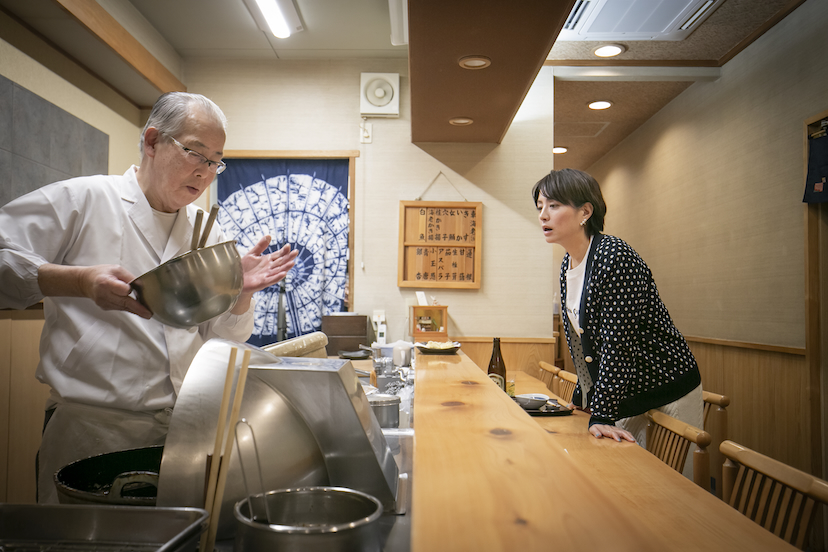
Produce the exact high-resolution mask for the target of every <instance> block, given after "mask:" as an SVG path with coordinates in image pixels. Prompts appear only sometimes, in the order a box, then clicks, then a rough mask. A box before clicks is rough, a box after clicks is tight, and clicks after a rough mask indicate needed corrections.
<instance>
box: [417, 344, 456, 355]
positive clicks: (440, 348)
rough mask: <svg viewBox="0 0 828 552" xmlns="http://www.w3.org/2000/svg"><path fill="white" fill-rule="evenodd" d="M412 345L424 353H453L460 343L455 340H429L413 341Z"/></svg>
mask: <svg viewBox="0 0 828 552" xmlns="http://www.w3.org/2000/svg"><path fill="white" fill-rule="evenodd" d="M414 346H415V347H417V349H419V351H420V352H421V353H423V354H424V355H453V354H454V353H456V352H457V351H458V350H459V349H460V343H458V342H457V341H453V342H452V341H445V342H442V341H429V342H428V343H415V344H414Z"/></svg>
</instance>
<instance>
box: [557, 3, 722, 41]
mask: <svg viewBox="0 0 828 552" xmlns="http://www.w3.org/2000/svg"><path fill="white" fill-rule="evenodd" d="M723 2H724V0H626V1H619V0H577V2H575V6H574V7H573V8H572V11H571V12H570V14H569V17H568V18H567V20H566V23H565V24H564V27H563V29H562V30H561V33H560V34H559V35H558V40H592V41H598V42H600V41H607V40H616V41H620V40H629V41H632V40H684V39H685V38H687V37H688V36H690V34H691V33H692V32H693V31H694V30H696V28H697V27H698V26H699V25H701V24H702V22H703V21H704V20H705V19H707V17H708V16H710V14H711V13H713V12H714V11H715V10H716V8H718V7H719V6H720V5H721V4H722V3H723Z"/></svg>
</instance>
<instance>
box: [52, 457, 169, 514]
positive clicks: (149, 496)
mask: <svg viewBox="0 0 828 552" xmlns="http://www.w3.org/2000/svg"><path fill="white" fill-rule="evenodd" d="M163 453H164V447H163V446H160V445H159V446H154V447H145V448H139V449H131V450H122V451H118V452H109V453H106V454H99V455H97V456H92V457H90V458H84V459H82V460H77V461H75V462H72V463H71V464H68V465H66V466H64V467H63V468H61V469H60V470H58V472H57V473H56V474H55V487H56V488H57V492H58V500H59V501H60V503H61V504H120V505H128V506H155V502H156V497H157V494H158V471H159V469H160V467H161V457H162V455H163Z"/></svg>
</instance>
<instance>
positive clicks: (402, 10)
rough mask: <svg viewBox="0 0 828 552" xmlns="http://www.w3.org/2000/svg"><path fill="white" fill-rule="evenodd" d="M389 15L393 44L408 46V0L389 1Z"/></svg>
mask: <svg viewBox="0 0 828 552" xmlns="http://www.w3.org/2000/svg"><path fill="white" fill-rule="evenodd" d="M388 13H389V15H390V16H391V44H392V45H393V46H403V45H405V44H408V0H388Z"/></svg>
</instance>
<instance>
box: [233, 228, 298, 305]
mask: <svg viewBox="0 0 828 552" xmlns="http://www.w3.org/2000/svg"><path fill="white" fill-rule="evenodd" d="M269 245H270V236H265V237H263V238H262V239H260V240H259V243H257V244H256V245H255V246H253V248H252V249H251V250H250V251H248V252H247V254H246V255H245V256H244V257H242V270H243V271H244V284H243V286H242V292H241V294H240V295H239V299H238V300H237V301H236V305H235V306H234V307H233V310H232V311H230V312H232V313H233V314H243V313H245V312H247V309H248V308H249V307H250V299H251V298H252V297H253V294H254V293H255V292H257V291H261V290H263V289H265V288H267V287H270V286H272V285H273V284H277V283H279V282H281V281H282V280H283V279H284V277H285V276H287V273H288V272H290V269H291V268H293V265H294V264H296V256H297V255H298V254H299V252H298V251H291V250H290V246H289V245H286V246H284V247H283V248H281V249H280V250H279V251H275V252H273V253H271V254H269V255H262V253H263V252H264V250H265V249H267V247H268V246H269Z"/></svg>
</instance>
